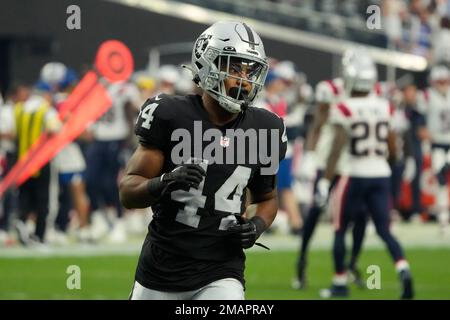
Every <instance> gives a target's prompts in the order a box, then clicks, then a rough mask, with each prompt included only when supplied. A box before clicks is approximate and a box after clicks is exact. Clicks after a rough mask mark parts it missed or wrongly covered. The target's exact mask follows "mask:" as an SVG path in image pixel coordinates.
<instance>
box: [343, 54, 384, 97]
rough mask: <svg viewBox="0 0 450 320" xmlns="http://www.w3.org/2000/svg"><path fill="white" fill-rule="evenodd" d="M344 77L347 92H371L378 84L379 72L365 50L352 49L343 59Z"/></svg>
mask: <svg viewBox="0 0 450 320" xmlns="http://www.w3.org/2000/svg"><path fill="white" fill-rule="evenodd" d="M342 77H343V79H344V87H345V90H346V92H351V91H360V92H370V91H372V89H373V87H374V85H375V83H376V82H377V79H378V72H377V68H376V66H375V63H374V62H373V60H372V58H371V57H370V55H369V54H368V53H367V52H366V51H365V50H364V49H360V48H358V49H350V50H347V51H346V52H345V53H344V56H343V57H342Z"/></svg>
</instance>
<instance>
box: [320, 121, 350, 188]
mask: <svg viewBox="0 0 450 320" xmlns="http://www.w3.org/2000/svg"><path fill="white" fill-rule="evenodd" d="M334 133H335V136H334V140H333V145H332V147H331V151H330V155H329V157H328V160H327V164H326V168H325V173H324V178H325V179H327V180H328V181H331V179H333V177H334V175H335V173H336V167H337V164H338V161H339V158H340V157H341V153H342V150H343V149H344V146H345V145H346V144H347V141H348V134H347V131H346V130H345V128H344V126H342V125H340V124H335V125H334Z"/></svg>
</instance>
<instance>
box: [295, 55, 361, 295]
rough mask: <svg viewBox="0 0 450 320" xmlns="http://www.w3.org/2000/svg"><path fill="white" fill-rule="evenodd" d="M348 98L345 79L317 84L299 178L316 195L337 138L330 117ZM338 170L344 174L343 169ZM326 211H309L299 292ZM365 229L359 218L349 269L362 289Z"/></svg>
mask: <svg viewBox="0 0 450 320" xmlns="http://www.w3.org/2000/svg"><path fill="white" fill-rule="evenodd" d="M350 52H352V50H349V51H348V52H347V53H346V54H347V55H348V54H349V53H350ZM345 96H346V93H345V90H344V82H343V79H342V78H335V79H332V80H326V81H321V82H319V83H318V84H317V87H316V93H315V100H316V104H317V105H316V107H315V111H314V112H315V113H314V120H313V124H312V127H311V129H310V130H309V132H308V136H307V139H306V143H305V148H304V150H305V151H304V155H303V157H302V159H301V160H300V161H301V162H300V165H299V166H298V169H299V170H298V172H297V175H296V177H297V179H298V180H300V181H302V182H307V184H308V185H310V186H311V185H312V186H313V189H314V191H312V192H313V193H315V190H316V188H317V183H318V181H319V179H320V178H321V177H322V175H323V172H324V169H325V165H326V159H327V158H328V155H329V154H330V150H331V145H332V143H333V138H334V128H333V125H332V124H331V121H330V117H329V110H330V106H331V105H332V104H334V103H337V102H338V101H340V100H342V99H344V98H345ZM342 166H343V162H341V163H340V164H339V166H338V167H342ZM338 171H340V170H339V168H338ZM322 211H323V207H322V206H320V205H318V203H317V202H316V201H313V203H312V205H311V207H310V209H309V211H308V215H307V216H306V219H305V223H304V228H303V233H302V242H301V247H300V254H299V258H298V261H297V279H295V280H294V282H293V284H292V285H293V287H294V288H295V289H302V288H304V287H305V286H306V281H307V279H306V266H307V254H308V245H309V242H310V240H311V237H312V235H313V233H314V230H315V228H316V225H317V222H318V221H319V217H320V214H321V213H322ZM365 228H366V216H365V215H359V219H358V220H357V221H355V224H354V228H353V248H352V256H351V258H350V263H349V270H350V271H351V274H352V277H353V278H354V282H355V284H356V285H358V286H359V287H361V286H362V280H361V276H360V273H359V271H358V270H357V267H356V262H357V258H358V255H359V252H360V249H361V244H362V242H363V238H364V233H365Z"/></svg>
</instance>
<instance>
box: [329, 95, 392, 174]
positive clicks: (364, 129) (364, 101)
mask: <svg viewBox="0 0 450 320" xmlns="http://www.w3.org/2000/svg"><path fill="white" fill-rule="evenodd" d="M392 114H393V109H392V107H391V105H390V103H389V101H388V100H386V99H383V98H380V97H376V96H369V97H358V98H356V97H354V98H347V99H343V100H341V101H340V102H338V103H336V104H334V105H332V107H331V115H330V121H331V123H334V124H338V125H342V126H343V127H344V128H345V130H346V131H347V133H348V137H349V139H348V142H347V144H346V146H345V147H344V151H343V153H342V155H341V159H340V163H342V164H344V165H343V166H342V168H341V171H340V174H342V175H347V176H351V177H359V178H383V177H389V176H390V175H391V169H390V166H389V163H388V161H387V157H388V135H389V130H390V126H391V118H392Z"/></svg>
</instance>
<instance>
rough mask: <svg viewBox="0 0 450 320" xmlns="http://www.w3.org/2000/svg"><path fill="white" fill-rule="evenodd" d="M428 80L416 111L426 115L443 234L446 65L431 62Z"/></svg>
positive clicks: (448, 125)
mask: <svg viewBox="0 0 450 320" xmlns="http://www.w3.org/2000/svg"><path fill="white" fill-rule="evenodd" d="M430 82H431V87H430V88H429V89H427V90H425V91H424V92H423V95H422V96H419V101H420V102H419V111H420V112H421V113H422V115H423V116H424V117H425V122H426V129H427V131H428V134H427V135H428V137H429V139H430V141H431V148H432V152H431V161H432V169H433V172H434V174H435V175H436V178H437V181H438V183H439V187H438V192H437V195H436V207H437V210H438V220H439V223H440V225H441V230H442V232H443V233H444V234H445V233H447V232H448V224H449V215H450V213H449V185H448V175H449V173H450V70H449V69H448V68H447V67H445V66H441V65H438V66H434V67H433V68H432V69H431V73H430ZM420 98H422V99H420Z"/></svg>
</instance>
